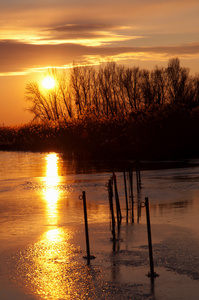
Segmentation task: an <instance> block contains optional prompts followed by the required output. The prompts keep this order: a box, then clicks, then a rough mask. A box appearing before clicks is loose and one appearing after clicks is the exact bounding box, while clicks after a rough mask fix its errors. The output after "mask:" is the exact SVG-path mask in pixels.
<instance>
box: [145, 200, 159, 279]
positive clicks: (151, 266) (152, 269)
mask: <svg viewBox="0 0 199 300" xmlns="http://www.w3.org/2000/svg"><path fill="white" fill-rule="evenodd" d="M145 206H146V219H147V232H148V245H149V260H150V272H149V273H148V276H149V277H152V278H154V277H157V276H158V274H156V273H155V272H154V264H153V249H152V238H151V223H150V215H149V201H148V198H145Z"/></svg>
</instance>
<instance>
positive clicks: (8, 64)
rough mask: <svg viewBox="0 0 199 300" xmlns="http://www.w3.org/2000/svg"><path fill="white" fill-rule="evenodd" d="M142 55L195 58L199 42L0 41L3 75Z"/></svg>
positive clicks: (198, 52) (0, 69) (0, 59)
mask: <svg viewBox="0 0 199 300" xmlns="http://www.w3.org/2000/svg"><path fill="white" fill-rule="evenodd" d="M138 53H142V56H143V58H144V55H146V57H147V56H148V55H153V54H154V57H155V55H165V56H179V57H180V56H181V55H182V56H186V55H189V56H194V55H198V54H199V43H195V44H187V45H181V46H168V47H88V46H81V45H76V44H59V45H30V44H24V43H19V42H16V41H0V73H3V72H19V71H23V70H24V69H29V68H39V67H46V66H63V65H67V64H71V63H72V62H73V61H81V59H82V58H85V57H88V58H89V56H91V57H92V56H98V57H101V58H108V57H112V58H114V56H116V55H117V56H118V55H125V54H132V58H133V54H135V55H136V54H138Z"/></svg>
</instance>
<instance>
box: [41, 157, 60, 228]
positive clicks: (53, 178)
mask: <svg viewBox="0 0 199 300" xmlns="http://www.w3.org/2000/svg"><path fill="white" fill-rule="evenodd" d="M45 182H46V186H45V189H44V196H45V199H46V203H47V206H46V213H47V216H48V221H49V223H50V225H57V221H58V210H57V204H58V200H59V198H60V194H61V191H60V189H59V182H60V178H59V175H58V156H57V154H56V153H50V154H48V155H47V156H46V177H45Z"/></svg>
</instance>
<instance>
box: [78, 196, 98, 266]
mask: <svg viewBox="0 0 199 300" xmlns="http://www.w3.org/2000/svg"><path fill="white" fill-rule="evenodd" d="M79 199H80V200H83V208H84V223H85V235H86V250H87V256H84V258H85V259H87V264H88V265H89V264H90V259H94V258H95V256H94V255H90V244H89V234H88V220H87V208H86V193H85V191H83V192H82V195H80V196H79Z"/></svg>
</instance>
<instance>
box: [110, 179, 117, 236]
mask: <svg viewBox="0 0 199 300" xmlns="http://www.w3.org/2000/svg"><path fill="white" fill-rule="evenodd" d="M108 194H109V206H110V211H111V221H112V230H111V231H112V235H113V240H114V241H115V239H116V236H115V216H114V210H113V188H112V182H111V180H109V182H108Z"/></svg>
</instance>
